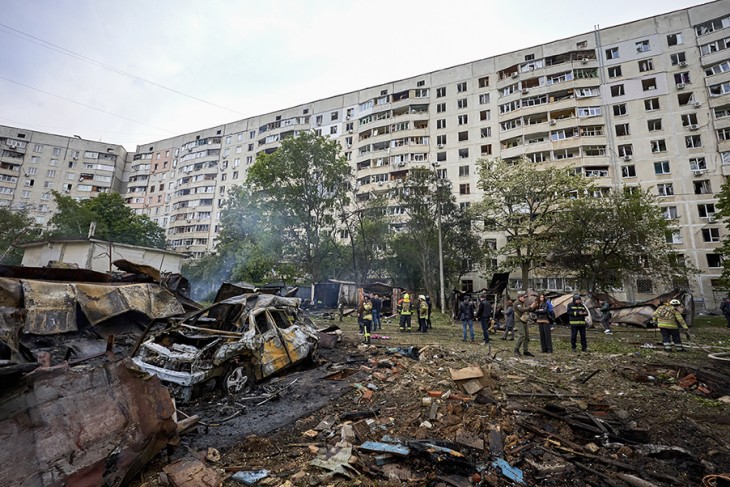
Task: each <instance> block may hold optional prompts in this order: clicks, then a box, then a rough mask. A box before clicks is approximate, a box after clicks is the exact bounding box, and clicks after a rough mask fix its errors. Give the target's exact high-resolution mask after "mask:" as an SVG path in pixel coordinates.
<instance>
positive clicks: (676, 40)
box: [667, 32, 682, 47]
mask: <svg viewBox="0 0 730 487" xmlns="http://www.w3.org/2000/svg"><path fill="white" fill-rule="evenodd" d="M678 44H682V33H681V32H677V33H676V34H668V35H667V46H670V47H671V46H676V45H678Z"/></svg>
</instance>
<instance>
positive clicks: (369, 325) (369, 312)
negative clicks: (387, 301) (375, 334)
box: [362, 294, 373, 343]
mask: <svg viewBox="0 0 730 487" xmlns="http://www.w3.org/2000/svg"><path fill="white" fill-rule="evenodd" d="M362 300H363V303H362V324H363V329H364V330H365V341H364V343H370V332H371V331H373V303H372V302H371V301H370V296H368V295H367V294H366V295H365V296H363V298H362Z"/></svg>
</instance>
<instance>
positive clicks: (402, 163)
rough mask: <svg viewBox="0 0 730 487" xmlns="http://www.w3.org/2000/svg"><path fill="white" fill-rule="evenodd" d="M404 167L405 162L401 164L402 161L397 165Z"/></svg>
mask: <svg viewBox="0 0 730 487" xmlns="http://www.w3.org/2000/svg"><path fill="white" fill-rule="evenodd" d="M405 165H406V163H405V162H403V161H401V162H399V163H398V167H403V166H405Z"/></svg>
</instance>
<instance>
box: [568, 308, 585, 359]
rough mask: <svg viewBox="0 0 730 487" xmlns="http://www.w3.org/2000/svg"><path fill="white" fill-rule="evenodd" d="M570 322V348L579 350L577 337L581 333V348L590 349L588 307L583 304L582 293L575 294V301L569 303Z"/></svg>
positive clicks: (583, 349)
mask: <svg viewBox="0 0 730 487" xmlns="http://www.w3.org/2000/svg"><path fill="white" fill-rule="evenodd" d="M567 314H568V323H570V348H572V349H573V351H574V352H575V351H576V350H577V346H576V339H577V338H578V333H580V348H581V350H582V351H584V352H587V351H588V342H587V340H586V316H588V308H586V307H585V306H584V305H583V300H582V299H581V297H580V294H576V295H574V296H573V302H572V303H570V304H569V305H568V312H567Z"/></svg>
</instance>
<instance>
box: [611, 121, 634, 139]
mask: <svg viewBox="0 0 730 487" xmlns="http://www.w3.org/2000/svg"><path fill="white" fill-rule="evenodd" d="M615 129H616V135H617V136H619V137H622V136H625V135H631V131H630V130H629V124H628V123H620V124H618V125H616V126H615Z"/></svg>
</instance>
